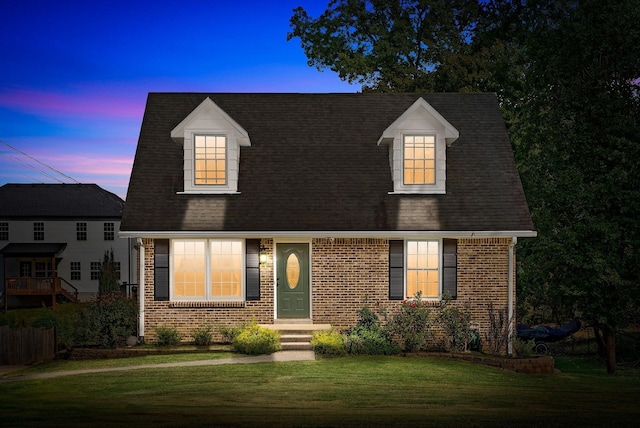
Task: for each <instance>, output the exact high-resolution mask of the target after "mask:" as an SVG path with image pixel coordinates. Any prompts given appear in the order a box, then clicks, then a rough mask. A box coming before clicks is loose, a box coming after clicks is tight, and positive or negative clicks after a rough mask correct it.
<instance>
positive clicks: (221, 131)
mask: <svg viewBox="0 0 640 428" xmlns="http://www.w3.org/2000/svg"><path fill="white" fill-rule="evenodd" d="M171 138H172V139H173V141H175V142H176V143H178V144H180V145H181V146H182V147H183V153H184V164H183V165H184V166H183V171H184V193H212V194H224V193H237V192H238V166H239V165H240V147H241V146H251V141H250V140H249V134H248V133H247V131H245V130H244V129H243V128H242V126H240V125H239V124H238V123H237V122H236V121H235V120H233V119H232V118H231V116H229V115H228V114H227V113H226V112H225V111H224V110H222V109H221V108H220V107H218V105H217V104H216V103H214V102H213V101H212V100H211V98H208V97H207V99H205V100H204V101H203V102H202V103H200V105H199V106H198V107H196V108H195V110H193V111H192V112H191V113H190V114H189V115H188V116H187V117H186V118H185V119H184V120H183V121H182V122H180V123H179V124H178V126H176V127H175V128H173V130H172V131H171Z"/></svg>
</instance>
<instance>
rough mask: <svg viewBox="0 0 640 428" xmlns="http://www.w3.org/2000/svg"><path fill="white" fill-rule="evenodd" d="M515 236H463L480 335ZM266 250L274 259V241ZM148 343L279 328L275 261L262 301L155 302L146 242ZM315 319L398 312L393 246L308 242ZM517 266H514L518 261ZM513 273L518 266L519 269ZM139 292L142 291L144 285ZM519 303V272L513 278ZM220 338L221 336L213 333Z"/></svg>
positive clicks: (463, 261) (345, 320)
mask: <svg viewBox="0 0 640 428" xmlns="http://www.w3.org/2000/svg"><path fill="white" fill-rule="evenodd" d="M510 243H511V239H510V238H464V239H460V240H458V271H457V278H458V280H457V283H458V288H457V289H458V298H457V300H455V301H454V302H453V304H456V305H465V304H468V305H469V308H470V310H471V314H472V321H473V324H474V325H475V326H477V327H478V329H479V332H480V335H481V337H482V338H483V339H484V335H485V333H486V332H487V330H488V329H489V324H490V323H489V307H490V303H492V304H493V307H494V309H504V308H506V306H507V294H508V254H509V245H510ZM262 245H263V247H264V248H265V250H266V251H267V252H268V253H269V254H273V251H272V249H273V245H274V243H273V240H271V239H263V240H262ZM144 246H145V261H144V263H145V266H144V269H145V285H144V299H145V300H144V320H145V340H147V341H149V342H153V341H154V340H155V328H157V327H159V326H167V327H175V328H177V329H178V331H180V333H181V334H182V335H183V340H191V332H192V331H193V330H194V329H195V328H197V327H201V326H203V325H211V326H213V327H221V326H237V325H240V324H242V323H244V322H247V321H251V320H256V321H257V322H259V323H265V324H271V323H273V322H274V314H275V310H274V286H273V282H274V281H273V267H274V266H273V258H272V257H268V259H267V261H266V262H264V263H261V266H260V282H261V287H260V300H259V301H248V302H232V303H211V302H208V303H197V304H191V303H176V302H167V301H154V294H153V288H154V287H153V284H154V278H153V275H154V269H153V240H152V239H144ZM310 249H311V278H312V280H311V295H312V301H311V314H312V315H311V316H312V319H313V322H314V323H317V324H331V325H332V326H335V327H337V328H341V329H342V328H347V327H350V326H352V325H354V324H355V323H356V321H357V313H358V310H359V309H361V308H362V306H363V304H365V302H366V303H367V305H368V306H369V307H371V308H378V307H380V306H383V307H385V308H386V309H387V310H389V312H391V313H393V312H394V311H395V310H397V308H398V307H399V306H400V304H401V302H399V301H390V300H389V297H388V296H389V255H388V252H389V241H388V240H386V239H374V238H335V239H333V238H317V239H313V240H312V241H311V245H310ZM514 265H515V263H514ZM514 269H515V267H514ZM141 288H142V287H141ZM513 298H514V305H515V273H514V296H513ZM216 338H217V339H219V338H220V335H219V332H217V331H216Z"/></svg>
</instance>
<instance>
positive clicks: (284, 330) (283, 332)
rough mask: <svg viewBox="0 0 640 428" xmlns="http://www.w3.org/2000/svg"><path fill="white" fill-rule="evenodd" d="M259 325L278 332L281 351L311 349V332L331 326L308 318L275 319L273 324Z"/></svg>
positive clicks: (327, 328)
mask: <svg viewBox="0 0 640 428" xmlns="http://www.w3.org/2000/svg"><path fill="white" fill-rule="evenodd" d="M260 326H261V327H265V328H269V329H272V330H276V331H278V332H280V346H281V347H282V350H283V351H310V350H312V349H313V346H311V335H312V333H313V332H314V331H320V330H329V329H330V328H331V325H330V324H312V321H310V320H308V319H304V320H296V319H287V320H276V321H275V323H274V324H260Z"/></svg>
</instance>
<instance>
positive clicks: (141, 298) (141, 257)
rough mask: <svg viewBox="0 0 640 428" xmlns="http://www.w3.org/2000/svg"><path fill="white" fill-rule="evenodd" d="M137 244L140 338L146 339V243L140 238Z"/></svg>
mask: <svg viewBox="0 0 640 428" xmlns="http://www.w3.org/2000/svg"><path fill="white" fill-rule="evenodd" d="M136 243H137V244H138V256H139V261H138V263H139V264H140V277H139V278H138V296H139V297H138V303H139V305H140V306H139V308H138V309H139V311H138V338H143V339H144V281H145V278H144V269H145V266H144V243H143V242H142V239H140V238H136Z"/></svg>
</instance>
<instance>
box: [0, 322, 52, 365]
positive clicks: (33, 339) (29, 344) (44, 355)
mask: <svg viewBox="0 0 640 428" xmlns="http://www.w3.org/2000/svg"><path fill="white" fill-rule="evenodd" d="M55 347H56V334H55V329H54V328H34V327H28V328H21V329H18V330H12V329H11V328H10V327H9V326H7V325H4V326H2V327H0V365H25V364H33V363H38V362H40V361H47V360H52V359H53V358H54V357H55Z"/></svg>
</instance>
